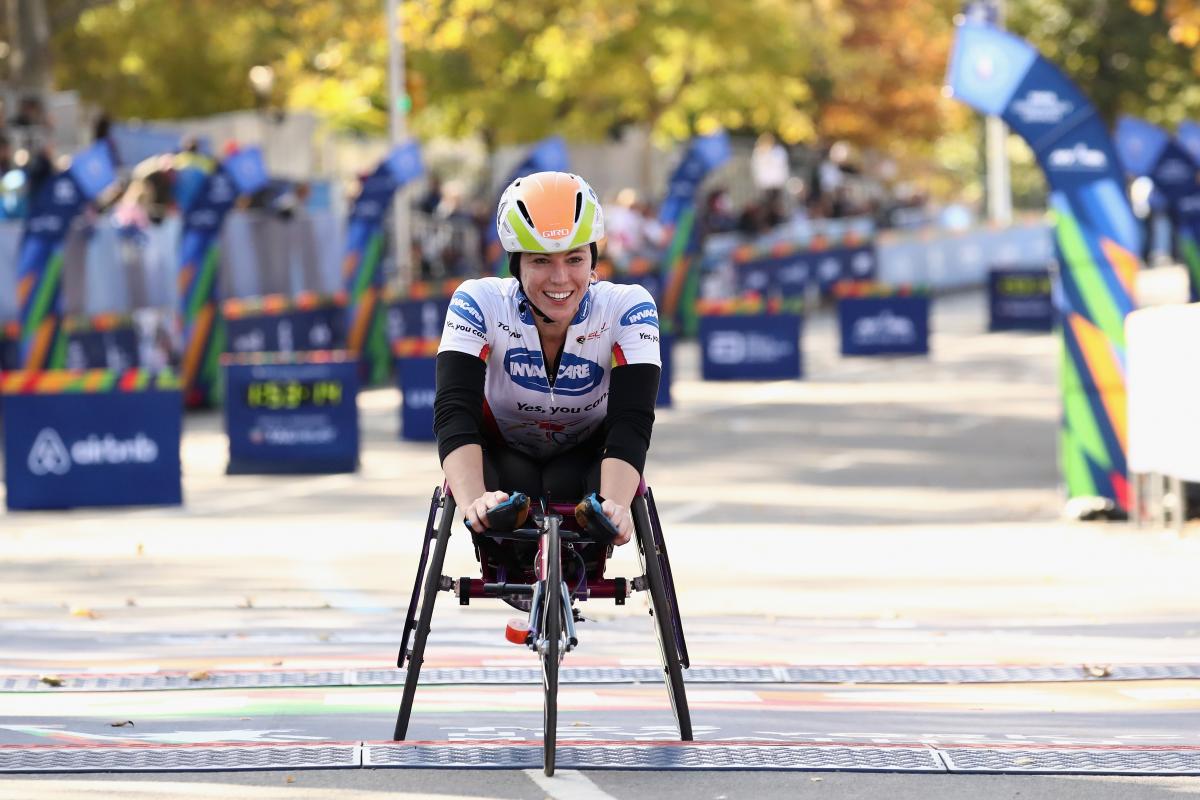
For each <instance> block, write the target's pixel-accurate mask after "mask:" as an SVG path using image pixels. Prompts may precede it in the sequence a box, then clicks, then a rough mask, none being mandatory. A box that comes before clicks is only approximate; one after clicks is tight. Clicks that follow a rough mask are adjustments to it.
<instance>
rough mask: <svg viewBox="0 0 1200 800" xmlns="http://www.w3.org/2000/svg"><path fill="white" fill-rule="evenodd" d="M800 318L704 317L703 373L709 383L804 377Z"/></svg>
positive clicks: (701, 350) (701, 326) (701, 366)
mask: <svg viewBox="0 0 1200 800" xmlns="http://www.w3.org/2000/svg"><path fill="white" fill-rule="evenodd" d="M800 326H801V317H800V315H799V314H752V315H745V316H734V315H730V316H701V317H700V323H699V335H700V372H701V375H702V377H703V378H704V380H706V381H720V380H733V381H741V380H784V379H788V378H799V377H800V376H801V360H800Z"/></svg>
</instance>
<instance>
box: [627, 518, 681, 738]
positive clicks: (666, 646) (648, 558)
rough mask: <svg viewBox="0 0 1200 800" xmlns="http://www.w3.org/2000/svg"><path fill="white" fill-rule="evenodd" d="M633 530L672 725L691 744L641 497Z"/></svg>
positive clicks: (658, 564) (670, 620)
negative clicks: (643, 574)
mask: <svg viewBox="0 0 1200 800" xmlns="http://www.w3.org/2000/svg"><path fill="white" fill-rule="evenodd" d="M633 527H634V530H635V532H636V534H637V542H638V559H639V560H640V561H641V564H642V569H643V570H645V575H646V583H647V584H648V588H649V590H650V614H651V615H652V616H653V617H654V632H655V633H656V634H657V635H658V651H659V654H660V655H661V656H662V664H663V672H664V673H665V676H664V677H665V678H666V684H667V695H668V696H669V697H670V700H671V710H672V711H673V712H674V713H675V724H676V725H677V726H678V727H679V738H680V740H681V741H684V742H690V741H692V716H691V712H690V711H688V704H687V691H686V689H684V685H683V669H682V666H681V661H680V654H679V648H678V646H677V644H676V642H677V639H676V636H675V621H674V615H673V614H672V613H671V605H670V604H669V602H668V600H667V588H666V581H665V579H664V577H663V570H662V561H661V560H660V558H659V554H658V548H657V547H656V546H655V544H654V529H653V528H652V527H651V525H650V512H649V509H648V507H647V505H646V498H644V497H638V498H636V499H635V500H634V501H633Z"/></svg>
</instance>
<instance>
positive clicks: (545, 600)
mask: <svg viewBox="0 0 1200 800" xmlns="http://www.w3.org/2000/svg"><path fill="white" fill-rule="evenodd" d="M542 541H543V550H542V553H541V557H542V559H543V561H542V579H543V580H544V581H545V585H544V588H543V591H542V636H543V637H544V642H545V645H544V647H543V648H542V652H541V657H542V688H543V689H544V690H545V698H544V701H543V704H542V723H543V726H542V727H543V732H542V763H543V769H544V771H545V773H546V775H547V777H549V776H551V775H553V774H554V749H555V747H556V746H557V744H558V664H559V659H560V657H561V647H562V645H561V642H562V608H563V605H562V603H563V599H562V549H561V548H560V547H559V543H558V518H557V517H550V518H549V519H547V520H546V535H545V538H544V539H543V540H542Z"/></svg>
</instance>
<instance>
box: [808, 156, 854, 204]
mask: <svg viewBox="0 0 1200 800" xmlns="http://www.w3.org/2000/svg"><path fill="white" fill-rule="evenodd" d="M845 151H846V148H845V145H843V144H842V143H841V142H838V143H837V144H835V145H833V146H832V147H830V148H828V149H827V150H826V151H825V154H824V156H822V158H821V163H819V164H818V165H817V169H816V171H815V173H814V174H813V199H814V200H816V202H817V204H818V205H819V206H820V208H821V210H822V211H823V212H824V214H823V215H824V216H832V212H833V205H834V198H835V197H836V195H837V193H838V191H839V190H840V189H841V188H842V185H843V184H844V183H845V176H844V175H843V174H842V167H841V162H842V161H843V160H844V158H845Z"/></svg>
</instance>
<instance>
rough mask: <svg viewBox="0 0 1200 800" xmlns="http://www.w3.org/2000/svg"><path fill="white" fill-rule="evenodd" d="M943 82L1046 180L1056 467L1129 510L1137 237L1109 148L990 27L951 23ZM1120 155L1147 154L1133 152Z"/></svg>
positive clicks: (1077, 109) (1059, 84)
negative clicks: (1128, 332) (1003, 130)
mask: <svg viewBox="0 0 1200 800" xmlns="http://www.w3.org/2000/svg"><path fill="white" fill-rule="evenodd" d="M947 83H948V84H949V88H950V90H951V92H952V93H953V94H954V96H955V97H957V98H958V99H959V100H962V101H963V102H965V103H967V104H969V105H971V106H973V107H975V108H976V109H978V110H979V111H982V112H983V113H986V114H993V115H998V116H999V117H1000V118H1001V119H1003V120H1004V122H1005V123H1007V124H1008V125H1009V126H1010V127H1011V128H1012V130H1013V131H1015V132H1016V133H1018V134H1019V135H1020V136H1021V137H1022V138H1023V139H1025V141H1026V142H1027V143H1028V144H1029V146H1030V148H1031V149H1032V150H1033V153H1034V155H1035V156H1036V158H1037V160H1038V164H1039V165H1040V166H1041V168H1042V171H1043V172H1044V173H1045V175H1046V180H1047V183H1048V184H1049V187H1050V208H1051V210H1052V213H1053V215H1054V217H1055V223H1056V231H1055V232H1056V244H1057V248H1058V252H1059V256H1060V258H1059V260H1060V263H1061V264H1062V270H1061V272H1060V274H1059V282H1058V285H1059V287H1061V291H1060V292H1058V293H1057V295H1056V296H1057V297H1058V298H1059V300H1060V302H1061V304H1062V308H1061V312H1062V313H1061V320H1062V327H1061V330H1062V334H1063V351H1064V354H1065V357H1064V358H1063V360H1062V390H1063V397H1064V403H1063V411H1064V413H1063V429H1062V435H1061V437H1060V441H1059V454H1060V463H1061V464H1062V468H1063V473H1064V477H1065V478H1066V481H1065V482H1066V485H1067V491H1068V493H1069V495H1070V496H1071V497H1094V496H1100V497H1105V498H1109V499H1111V500H1113V501H1114V503H1115V505H1116V506H1118V507H1119V508H1128V507H1129V502H1130V492H1129V483H1128V479H1127V477H1126V459H1125V447H1126V444H1127V423H1126V420H1125V413H1124V409H1125V405H1126V398H1125V366H1124V361H1125V357H1124V352H1125V331H1124V319H1125V316H1126V315H1127V314H1128V313H1129V312H1130V311H1132V310H1133V308H1134V299H1133V293H1134V281H1135V278H1136V273H1137V270H1138V267H1139V260H1138V259H1139V256H1138V254H1139V253H1140V252H1141V245H1142V232H1141V227H1140V226H1139V224H1138V221H1137V219H1136V218H1135V217H1134V216H1133V212H1132V210H1131V209H1130V207H1129V201H1128V198H1127V197H1126V195H1125V180H1124V176H1123V174H1122V171H1121V168H1120V163H1119V162H1118V159H1117V155H1116V149H1115V148H1114V146H1113V144H1112V141H1111V140H1110V138H1109V135H1108V131H1107V130H1106V128H1105V126H1104V123H1103V122H1102V121H1101V119H1100V117H1099V115H1098V114H1097V113H1096V109H1095V108H1094V107H1093V106H1092V104H1091V103H1090V102H1088V100H1087V98H1086V97H1084V95H1083V94H1082V93H1081V92H1080V91H1079V89H1078V87H1076V86H1075V85H1074V84H1073V83H1071V81H1070V80H1069V79H1068V78H1067V77H1066V76H1065V75H1064V74H1063V72H1062V71H1061V70H1059V69H1058V68H1057V67H1056V66H1054V65H1053V64H1051V63H1050V62H1049V61H1047V60H1046V59H1044V58H1042V57H1041V56H1040V55H1039V54H1038V52H1037V51H1036V50H1034V48H1033V47H1031V46H1030V45H1029V44H1028V43H1027V42H1025V41H1023V40H1021V39H1020V38H1018V37H1016V36H1013V35H1012V34H1010V33H1007V32H1005V31H1003V30H1000V29H998V28H995V27H992V26H990V25H987V24H980V23H979V22H978V21H968V22H965V23H963V24H960V25H959V26H958V31H957V34H956V36H955V42H954V50H953V53H952V55H951V61H950V68H949V73H948V77H947ZM1149 144H1151V143H1144V144H1143V145H1142V146H1141V149H1142V150H1146V149H1151V148H1149V147H1148V145H1149ZM1129 156H1131V157H1133V158H1134V159H1138V158H1146V159H1150V158H1152V156H1151V155H1150V154H1146V153H1142V152H1138V151H1137V149H1136V148H1135V150H1134V151H1132V152H1131V153H1130V154H1128V155H1127V157H1129Z"/></svg>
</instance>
